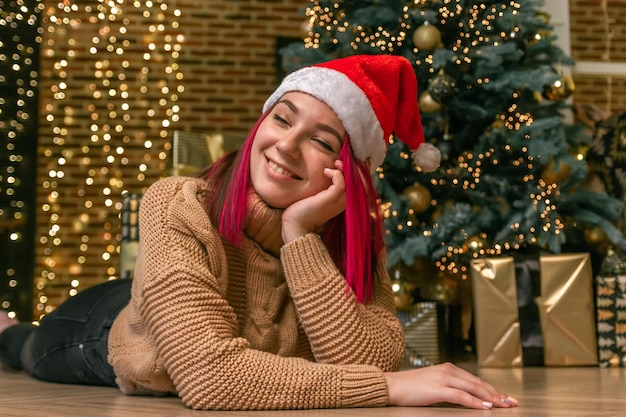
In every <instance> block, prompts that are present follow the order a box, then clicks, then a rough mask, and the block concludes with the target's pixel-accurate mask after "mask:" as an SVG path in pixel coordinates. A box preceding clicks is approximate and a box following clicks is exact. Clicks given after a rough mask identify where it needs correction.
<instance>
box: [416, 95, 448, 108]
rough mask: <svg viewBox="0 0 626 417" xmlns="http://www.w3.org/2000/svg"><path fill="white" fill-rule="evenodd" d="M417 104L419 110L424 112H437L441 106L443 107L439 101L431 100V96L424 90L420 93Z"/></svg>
mask: <svg viewBox="0 0 626 417" xmlns="http://www.w3.org/2000/svg"><path fill="white" fill-rule="evenodd" d="M418 104H419V108H420V111H422V112H424V113H437V112H439V111H441V108H442V107H443V106H442V105H441V103H439V102H437V101H435V100H433V96H431V95H430V93H429V92H428V91H424V92H423V93H422V94H420V98H419V102H418Z"/></svg>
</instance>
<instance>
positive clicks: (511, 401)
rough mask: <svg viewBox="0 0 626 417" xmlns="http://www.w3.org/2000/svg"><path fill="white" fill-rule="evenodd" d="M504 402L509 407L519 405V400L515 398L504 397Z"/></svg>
mask: <svg viewBox="0 0 626 417" xmlns="http://www.w3.org/2000/svg"><path fill="white" fill-rule="evenodd" d="M502 402H503V403H505V404H509V405H517V400H516V399H515V398H513V397H504V398H503V399H502Z"/></svg>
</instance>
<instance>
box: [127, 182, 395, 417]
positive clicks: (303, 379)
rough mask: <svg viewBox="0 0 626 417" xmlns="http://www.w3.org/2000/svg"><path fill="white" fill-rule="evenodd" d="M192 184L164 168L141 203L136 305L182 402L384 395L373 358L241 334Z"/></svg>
mask: <svg viewBox="0 0 626 417" xmlns="http://www.w3.org/2000/svg"><path fill="white" fill-rule="evenodd" d="M199 188H200V187H198V181H197V180H193V179H173V178H167V179H165V180H161V181H160V182H158V183H157V184H155V185H153V186H152V187H150V189H149V190H148V192H147V193H146V194H145V195H144V198H143V200H142V205H141V216H142V217H141V225H140V227H141V231H140V233H141V239H142V245H143V250H144V256H145V265H144V268H145V270H144V274H143V278H142V283H141V288H140V289H139V290H137V291H138V293H140V294H141V296H140V299H141V301H140V303H139V304H140V305H139V311H140V315H141V317H142V320H143V322H144V323H145V325H146V326H147V328H148V333H149V335H150V337H151V339H152V340H153V343H154V345H155V347H156V350H157V351H158V355H159V358H160V359H161V360H162V361H163V364H164V366H165V369H166V370H167V373H168V374H169V375H170V377H171V378H172V381H173V382H174V385H175V387H176V389H177V391H178V395H179V396H180V397H181V398H182V400H183V402H184V403H185V404H186V405H187V406H188V407H191V408H194V409H208V410H262V409H304V408H337V407H361V406H368V407H370V406H383V405H385V404H386V402H387V387H386V383H385V378H384V375H383V373H382V371H381V370H380V369H379V368H377V367H375V366H371V365H365V364H363V365H356V364H354V365H342V366H340V365H330V364H319V363H313V362H310V361H307V360H304V359H302V358H287V357H281V356H278V355H275V354H271V353H267V352H262V351H258V350H254V349H251V348H250V346H249V343H248V342H247V341H246V340H245V339H244V338H242V337H240V335H239V334H238V323H237V317H236V316H235V313H234V311H233V309H232V307H231V306H230V305H229V303H228V302H227V301H226V299H225V295H226V290H227V288H226V285H225V284H224V283H225V282H227V280H224V279H222V278H223V277H221V275H222V274H224V273H225V271H226V269H227V268H226V265H227V264H226V261H225V256H224V252H223V247H222V245H221V244H218V243H216V241H217V240H219V237H217V235H216V232H215V229H214V228H213V227H212V226H211V224H210V223H209V220H208V218H207V216H206V215H205V213H204V209H203V208H202V203H201V200H202V198H201V197H200V195H199V194H200V192H199V190H198V189H199ZM220 277H221V278H220Z"/></svg>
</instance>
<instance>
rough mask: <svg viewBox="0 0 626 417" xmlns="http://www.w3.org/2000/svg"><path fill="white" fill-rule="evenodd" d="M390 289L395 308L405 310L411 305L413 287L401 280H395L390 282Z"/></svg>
mask: <svg viewBox="0 0 626 417" xmlns="http://www.w3.org/2000/svg"><path fill="white" fill-rule="evenodd" d="M391 289H392V290H393V301H394V304H395V305H396V308H398V309H400V310H407V309H408V308H409V307H411V304H413V290H415V286H414V285H413V284H411V283H410V282H407V281H405V280H403V279H401V278H395V279H393V280H392V281H391Z"/></svg>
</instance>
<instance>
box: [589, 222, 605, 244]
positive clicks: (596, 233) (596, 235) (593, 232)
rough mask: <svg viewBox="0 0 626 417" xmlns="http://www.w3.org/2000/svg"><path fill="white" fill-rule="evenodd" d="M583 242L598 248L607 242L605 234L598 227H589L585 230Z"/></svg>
mask: <svg viewBox="0 0 626 417" xmlns="http://www.w3.org/2000/svg"><path fill="white" fill-rule="evenodd" d="M584 234H585V242H587V244H589V245H592V246H600V245H602V244H603V243H605V242H606V241H607V239H608V238H607V236H606V233H605V232H604V229H602V228H601V227H600V226H591V227H590V228H588V229H585V231H584Z"/></svg>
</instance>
